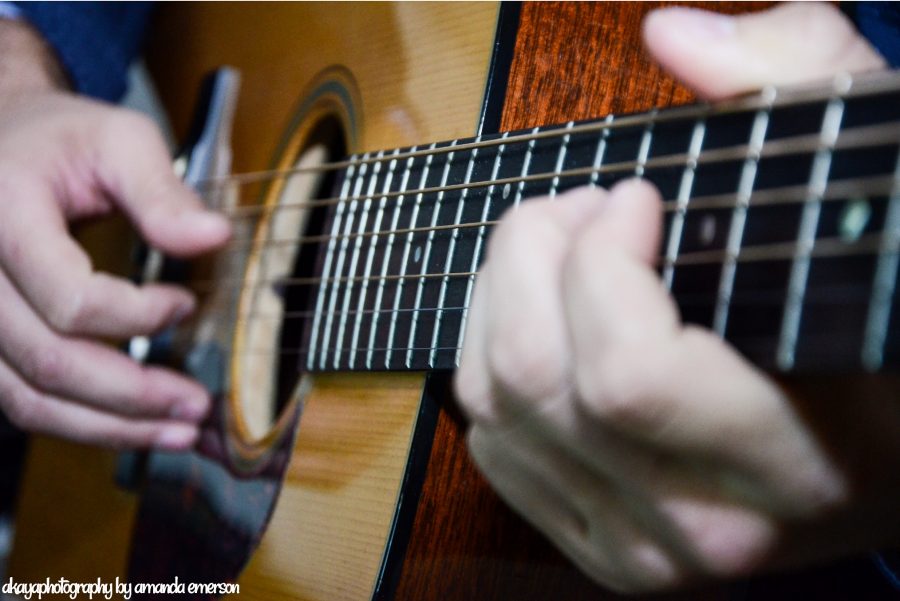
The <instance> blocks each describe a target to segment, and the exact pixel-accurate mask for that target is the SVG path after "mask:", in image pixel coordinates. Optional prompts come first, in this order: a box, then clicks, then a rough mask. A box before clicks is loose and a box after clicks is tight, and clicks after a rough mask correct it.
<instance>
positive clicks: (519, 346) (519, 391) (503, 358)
mask: <svg viewBox="0 0 900 601" xmlns="http://www.w3.org/2000/svg"><path fill="white" fill-rule="evenodd" d="M488 361H489V364H490V369H491V374H492V378H493V380H494V381H495V382H496V383H497V384H498V385H499V386H500V387H501V388H502V389H503V390H505V391H508V392H510V393H512V394H513V395H514V396H515V397H518V398H522V399H527V400H534V401H537V400H541V399H545V398H549V397H552V396H555V395H556V394H557V393H558V392H559V391H560V390H561V388H562V387H563V383H564V375H565V365H564V359H563V353H562V352H560V351H558V350H557V349H555V347H554V345H552V344H548V343H547V340H546V338H541V337H540V336H539V335H536V333H535V332H534V331H533V330H531V329H529V328H519V329H510V332H508V333H501V334H500V335H498V336H496V337H495V338H494V339H493V340H492V341H490V342H489V344H488Z"/></svg>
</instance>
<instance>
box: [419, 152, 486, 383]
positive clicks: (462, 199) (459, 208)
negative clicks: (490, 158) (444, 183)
mask: <svg viewBox="0 0 900 601" xmlns="http://www.w3.org/2000/svg"><path fill="white" fill-rule="evenodd" d="M480 138H481V136H478V137H477V138H476V141H478V139H480ZM476 158H478V149H477V148H476V149H474V150H473V151H472V155H471V157H469V164H468V165H467V166H466V175H465V179H464V182H466V183H468V182H469V181H471V180H472V172H473V170H474V169H475V159H476ZM468 192H469V189H468V188H464V189H463V191H462V193H461V194H460V196H459V202H457V205H456V214H455V216H454V217H453V223H454V225H456V226H459V225H460V221H462V215H463V208H465V206H466V197H467V196H468ZM457 238H459V227H456V228H454V229H453V233H452V234H451V236H450V243H449V248H448V250H447V260H446V261H445V262H444V272H445V273H450V270H451V269H452V268H453V256H454V253H455V252H456V240H457ZM449 282H450V278H448V277H444V278H443V279H442V280H441V289H440V292H439V293H438V307H442V306H443V305H444V299H445V298H446V297H447V285H448V283H449ZM443 315H444V313H443V311H441V310H440V309H438V312H437V313H436V314H435V316H434V328H433V330H432V333H431V347H432V349H436V348H437V343H438V334H439V332H440V328H441V322H442V319H443ZM436 352H437V351H435V350H432V352H431V354H430V355H429V357H428V365H431V366H434V359H435V353H436Z"/></svg>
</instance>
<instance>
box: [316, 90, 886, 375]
mask: <svg viewBox="0 0 900 601" xmlns="http://www.w3.org/2000/svg"><path fill="white" fill-rule="evenodd" d="M898 142H900V76H898V75H896V74H893V73H891V74H887V75H884V74H882V75H881V76H879V77H867V78H862V79H860V80H857V81H856V82H853V84H852V85H851V84H850V82H849V80H838V82H837V83H836V84H835V86H834V87H831V88H827V89H818V90H805V91H793V92H787V93H784V92H779V93H777V94H775V93H774V92H773V91H769V92H767V93H765V94H763V95H761V96H759V97H754V98H749V99H744V100H740V101H736V102H732V103H729V104H725V105H719V106H707V105H696V106H691V107H680V108H676V109H670V110H668V111H661V112H651V113H647V114H642V115H634V116H629V117H622V118H613V117H608V118H607V119H605V120H601V121H594V122H586V123H571V122H570V123H568V124H565V125H562V126H552V127H546V128H538V129H534V130H528V131H524V132H508V133H505V134H502V135H499V136H490V137H485V138H474V139H469V140H457V141H453V142H443V143H437V144H431V145H429V146H427V147H415V148H411V149H396V150H393V151H383V152H379V153H377V154H376V153H369V154H365V155H362V156H354V157H351V165H350V166H349V167H348V168H347V169H346V171H345V173H344V174H343V178H342V183H341V185H340V199H341V200H340V202H337V203H336V204H335V205H334V206H333V207H332V208H331V210H330V213H329V215H328V218H327V220H326V226H325V233H326V234H328V239H327V241H326V242H325V243H323V244H322V247H321V250H320V253H319V255H320V258H319V270H318V277H317V281H318V284H317V286H316V289H315V290H314V291H313V292H312V294H311V301H310V309H311V310H312V311H313V317H312V319H310V320H308V321H307V323H306V326H305V333H304V336H303V344H302V348H301V349H300V351H299V352H300V355H301V364H302V365H303V366H304V368H305V369H307V370H309V371H323V370H423V369H450V368H453V367H455V366H456V365H457V363H458V360H459V348H460V347H461V345H462V342H463V333H464V330H465V323H466V318H467V313H468V306H469V302H470V299H471V294H472V289H473V284H474V281H475V272H476V271H477V270H478V267H479V265H480V263H481V261H482V260H483V257H484V250H485V246H486V243H487V238H488V236H489V233H490V230H491V229H492V227H493V226H494V224H495V223H496V221H497V220H498V218H499V217H500V215H501V214H502V213H503V212H504V211H506V210H507V209H509V208H510V207H514V206H516V205H518V204H519V203H520V202H522V201H524V200H526V199H528V198H530V197H533V196H539V195H542V196H543V195H549V196H551V197H553V196H555V195H556V194H558V193H560V192H563V191H565V190H567V189H570V188H573V187H575V186H582V185H592V186H603V187H609V186H611V185H613V184H614V183H615V182H616V181H618V180H620V179H623V178H627V177H633V176H635V175H637V176H641V177H644V178H646V179H648V180H649V181H651V182H653V183H654V184H655V185H656V186H657V187H658V188H659V190H660V192H661V194H662V196H663V198H664V199H665V220H664V230H663V243H662V249H661V256H660V261H659V268H660V272H661V276H662V278H663V280H664V281H665V283H666V285H667V286H668V287H669V288H670V290H671V291H672V293H673V295H674V296H675V299H676V300H677V302H678V304H679V307H680V309H681V312H682V316H683V318H684V320H685V321H686V322H688V323H694V324H698V325H702V326H705V327H709V328H711V329H713V330H714V331H715V332H717V333H718V334H720V335H722V336H723V337H724V338H726V339H728V340H729V341H730V342H732V343H733V344H734V345H735V346H737V348H738V349H739V350H741V351H742V352H743V353H744V354H745V355H746V356H748V357H749V358H750V359H751V360H753V361H754V362H755V363H757V364H758V365H760V366H762V367H764V368H768V369H778V370H782V371H790V370H798V369H799V370H823V369H843V370H850V369H858V368H860V367H862V368H865V369H867V370H873V371H874V370H878V369H881V368H882V366H884V365H890V364H896V363H897V358H898V354H900V344H898V343H900V340H898V337H897V336H896V333H897V329H898V325H897V324H896V322H897V316H896V315H895V313H896V311H894V308H895V305H896V298H895V297H896V295H895V293H894V292H895V282H896V275H897V264H898V252H900V161H898Z"/></svg>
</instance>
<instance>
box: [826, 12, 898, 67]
mask: <svg viewBox="0 0 900 601" xmlns="http://www.w3.org/2000/svg"><path fill="white" fill-rule="evenodd" d="M841 8H842V9H843V10H844V11H845V12H846V13H847V14H848V15H849V16H850V18H851V19H853V21H854V22H855V23H856V27H857V28H858V29H859V31H860V33H862V34H863V35H864V36H866V38H867V39H868V40H869V42H870V43H871V44H872V45H873V46H875V48H876V49H877V50H878V52H880V53H881V56H883V57H884V58H885V59H887V62H888V63H889V64H890V65H891V67H894V68H895V69H896V68H897V67H900V3H897V2H844V3H842V6H841Z"/></svg>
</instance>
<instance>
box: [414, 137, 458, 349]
mask: <svg viewBox="0 0 900 601" xmlns="http://www.w3.org/2000/svg"><path fill="white" fill-rule="evenodd" d="M456 142H457V141H456V140H454V141H453V142H452V143H451V146H452V145H455V144H456ZM455 156H456V153H455V152H451V153H449V154H448V155H447V162H446V163H444V171H443V173H441V186H442V187H443V186H446V185H447V178H448V177H450V165H452V164H453V158H454V157H455ZM443 200H444V192H443V191H441V192H438V195H437V197H436V198H435V201H434V208H433V209H432V212H431V228H432V229H431V231H429V232H428V237H427V240H426V241H425V250H424V252H423V253H422V273H425V272H426V271H428V262H429V261H430V260H431V248H432V245H433V243H434V232H435V230H434V227H435V226H436V225H437V220H438V216H439V214H440V212H441V203H442V202H443ZM424 293H425V278H422V279H420V280H419V282H418V284H417V286H416V300H415V304H414V305H413V306H414V307H421V306H422V295H423V294H424ZM418 324H419V312H418V311H414V312H413V314H412V321H411V323H410V325H409V346H410V347H411V346H412V345H413V342H414V341H415V338H416V327H417V326H418ZM410 363H412V351H408V352H407V353H406V366H407V367H409V365H410Z"/></svg>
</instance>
